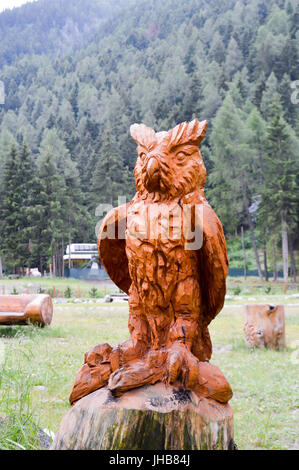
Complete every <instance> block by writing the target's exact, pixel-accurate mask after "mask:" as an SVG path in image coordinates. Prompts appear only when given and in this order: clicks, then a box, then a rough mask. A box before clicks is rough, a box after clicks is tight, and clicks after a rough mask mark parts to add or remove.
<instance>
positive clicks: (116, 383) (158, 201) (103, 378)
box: [70, 120, 232, 403]
mask: <svg viewBox="0 0 299 470" xmlns="http://www.w3.org/2000/svg"><path fill="white" fill-rule="evenodd" d="M206 128H207V122H206V121H202V122H199V121H198V120H194V121H192V122H184V123H181V124H179V125H178V126H176V127H175V128H174V129H171V130H169V131H168V132H158V133H156V132H155V131H154V130H153V129H151V128H149V127H147V126H145V125H144V124H134V125H133V126H132V127H131V134H132V137H133V138H134V139H135V140H136V142H137V145H138V147H137V152H138V159H137V162H136V166H135V180H136V188H137V193H136V195H135V196H134V198H133V200H132V201H131V202H130V203H128V204H126V205H123V206H120V207H118V208H116V209H113V210H112V211H110V212H109V213H108V214H107V216H106V217H105V219H104V221H103V223H102V226H101V228H100V231H99V237H98V249H99V254H100V257H101V260H102V262H103V264H104V266H105V268H106V270H107V272H108V274H109V276H110V277H111V279H112V280H113V281H114V282H115V283H116V285H118V286H119V287H120V288H121V289H122V290H124V291H125V292H127V293H128V294H129V311H130V313H129V323H128V326H129V331H130V340H129V341H125V342H124V343H122V344H119V345H117V346H115V347H113V348H112V347H110V346H109V345H108V346H109V348H110V349H109V354H108V355H107V354H106V352H105V353H104V354H102V352H101V348H103V351H104V350H105V351H107V347H106V346H107V345H98V346H96V348H97V351H98V354H99V356H98V359H97V364H96V365H95V364H93V362H92V361H90V360H89V356H88V355H87V356H86V358H85V363H84V365H83V366H82V368H81V369H80V371H79V372H78V373H77V375H76V378H75V383H74V387H73V390H72V393H71V396H70V401H71V403H74V402H75V401H77V400H79V399H80V398H82V397H83V396H84V395H86V394H87V393H89V392H92V391H94V390H96V389H97V388H100V387H103V386H106V385H107V386H108V388H109V389H110V390H111V391H112V392H113V394H114V395H115V396H118V395H120V394H121V393H124V392H125V391H127V390H130V389H134V388H136V387H141V386H143V385H145V384H154V383H156V382H158V381H162V382H163V383H170V384H175V383H179V384H181V386H183V387H184V388H185V389H187V390H194V391H196V393H198V394H199V395H200V396H207V397H213V398H214V399H215V400H218V401H219V402H227V401H228V400H229V399H230V398H231V396H232V391H231V388H230V386H229V384H228V382H227V380H226V379H225V377H224V376H223V375H222V374H221V372H220V371H219V369H217V368H216V367H215V366H212V365H211V364H209V363H208V361H209V359H210V357H211V354H212V345H211V341H210V335H209V331H208V325H209V323H210V322H211V321H212V320H213V318H214V317H215V316H216V315H217V314H218V313H219V312H220V310H221V308H222V306H223V303H224V297H225V292H226V285H225V282H226V277H227V274H228V259H227V251H226V243H225V238H224V234H223V229H222V225H221V223H220V221H219V219H218V218H217V216H216V214H215V213H214V211H213V209H212V208H211V207H210V205H209V204H208V202H207V200H206V199H205V196H204V185H205V181H206V169H205V166H204V163H203V159H202V156H201V154H200V152H199V149H198V145H199V143H200V142H201V140H202V139H203V137H204V135H205V132H206ZM105 348H106V349H105ZM203 377H204V378H203Z"/></svg>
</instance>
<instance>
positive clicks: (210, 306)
mask: <svg viewBox="0 0 299 470" xmlns="http://www.w3.org/2000/svg"><path fill="white" fill-rule="evenodd" d="M202 234H203V243H202V247H201V248H200V249H199V250H197V255H198V272H199V282H200V286H201V297H202V298H201V303H202V307H201V315H202V319H203V322H204V325H205V326H207V325H208V324H209V323H210V322H211V321H212V320H213V318H215V317H216V315H217V314H218V313H219V312H220V310H221V309H222V307H223V304H224V298H225V294H226V277H227V274H228V258H227V250H226V242H225V238H224V233H223V228H222V224H221V222H220V220H219V219H218V217H217V215H216V214H215V212H214V211H213V209H212V208H211V206H210V205H209V204H208V203H207V202H205V203H204V204H203V217H202Z"/></svg>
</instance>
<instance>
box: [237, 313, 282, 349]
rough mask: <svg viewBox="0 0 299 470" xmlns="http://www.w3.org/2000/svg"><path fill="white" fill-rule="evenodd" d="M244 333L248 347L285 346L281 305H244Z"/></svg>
mask: <svg viewBox="0 0 299 470" xmlns="http://www.w3.org/2000/svg"><path fill="white" fill-rule="evenodd" d="M244 335H245V342H246V344H247V346H248V347H250V348H267V349H276V350H280V349H283V348H285V345H286V341H285V320H284V307H283V305H267V304H249V305H245V324H244Z"/></svg>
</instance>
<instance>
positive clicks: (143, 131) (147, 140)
mask: <svg viewBox="0 0 299 470" xmlns="http://www.w3.org/2000/svg"><path fill="white" fill-rule="evenodd" d="M130 133H131V136H132V137H133V139H134V140H135V141H136V142H137V144H138V145H142V146H143V147H146V148H148V147H149V146H150V145H152V144H153V143H156V141H157V138H156V133H155V131H154V129H151V128H150V127H147V126H146V125H145V124H132V126H131V127H130Z"/></svg>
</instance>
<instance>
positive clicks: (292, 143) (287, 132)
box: [262, 101, 299, 282]
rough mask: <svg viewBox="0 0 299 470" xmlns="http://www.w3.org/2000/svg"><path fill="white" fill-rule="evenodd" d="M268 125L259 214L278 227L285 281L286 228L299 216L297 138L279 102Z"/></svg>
mask: <svg viewBox="0 0 299 470" xmlns="http://www.w3.org/2000/svg"><path fill="white" fill-rule="evenodd" d="M271 115H272V119H271V120H270V122H269V124H268V126H267V136H266V139H267V142H266V143H267V153H266V165H265V186H264V190H263V192H262V196H263V197H262V216H263V217H264V218H271V219H272V220H271V221H272V225H274V224H273V222H274V223H275V226H276V231H277V230H278V227H280V232H281V240H282V254H283V274H284V282H287V281H288V231H289V227H290V224H291V222H292V221H294V220H296V219H297V218H298V213H297V210H298V204H299V192H298V174H299V163H298V154H299V141H298V138H297V137H296V136H295V135H294V133H293V132H292V130H291V128H290V126H289V125H288V124H287V123H286V121H285V120H284V118H283V117H282V109H281V105H280V103H279V102H278V101H276V102H274V103H273V105H272V109H271Z"/></svg>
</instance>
